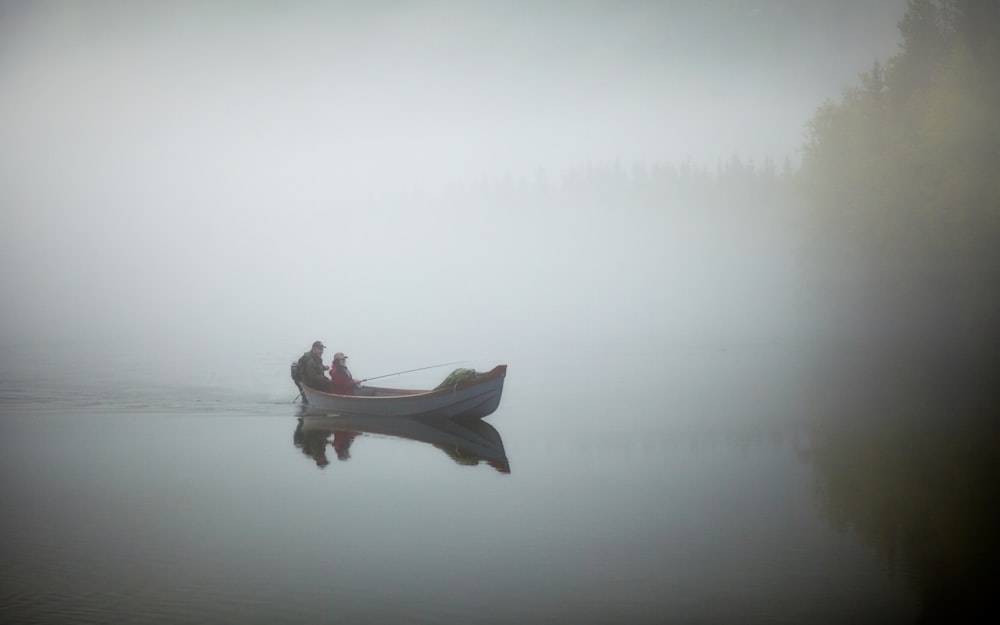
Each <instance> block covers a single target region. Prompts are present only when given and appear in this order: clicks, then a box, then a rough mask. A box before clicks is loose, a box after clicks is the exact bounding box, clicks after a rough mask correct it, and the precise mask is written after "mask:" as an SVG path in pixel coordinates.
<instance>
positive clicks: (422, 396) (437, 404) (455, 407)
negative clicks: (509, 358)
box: [302, 365, 507, 419]
mask: <svg viewBox="0 0 1000 625" xmlns="http://www.w3.org/2000/svg"><path fill="white" fill-rule="evenodd" d="M506 374H507V365H498V366H496V367H494V368H493V369H492V370H491V371H489V372H487V373H484V374H482V375H480V376H477V377H476V378H475V379H474V380H470V381H468V382H463V383H460V384H456V385H454V386H449V387H446V388H441V389H435V390H431V391H415V390H404V389H392V388H381V387H362V388H360V389H358V392H357V394H355V395H336V394H334V393H324V392H322V391H317V390H316V389H312V388H308V387H303V389H302V392H303V394H304V395H305V398H306V401H307V402H308V404H307V405H306V414H310V415H331V414H336V415H353V416H370V417H419V418H442V419H458V418H465V419H481V418H483V417H485V416H487V415H490V414H493V412H494V411H495V410H496V409H497V407H498V406H499V405H500V397H501V395H502V394H503V382H504V378H505V377H506Z"/></svg>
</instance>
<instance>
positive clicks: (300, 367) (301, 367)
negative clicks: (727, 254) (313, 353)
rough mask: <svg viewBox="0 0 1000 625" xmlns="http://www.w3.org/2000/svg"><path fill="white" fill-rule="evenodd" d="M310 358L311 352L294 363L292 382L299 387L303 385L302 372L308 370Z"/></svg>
mask: <svg viewBox="0 0 1000 625" xmlns="http://www.w3.org/2000/svg"><path fill="white" fill-rule="evenodd" d="M308 357H309V352H306V353H305V354H302V355H301V356H300V357H299V359H298V360H296V361H295V362H293V363H292V382H295V384H297V385H298V384H302V372H303V371H305V369H306V358H308Z"/></svg>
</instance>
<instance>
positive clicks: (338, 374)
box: [330, 352, 361, 395]
mask: <svg viewBox="0 0 1000 625" xmlns="http://www.w3.org/2000/svg"><path fill="white" fill-rule="evenodd" d="M358 384H361V380H356V379H354V378H353V377H351V370H350V369H348V368H347V356H345V355H344V352H337V353H336V354H334V355H333V366H331V367H330V392H331V393H335V394H337V395H353V394H354V390H355V389H356V388H357V387H358Z"/></svg>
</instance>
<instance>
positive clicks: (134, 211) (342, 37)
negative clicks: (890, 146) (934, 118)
mask: <svg viewBox="0 0 1000 625" xmlns="http://www.w3.org/2000/svg"><path fill="white" fill-rule="evenodd" d="M904 8H905V2H904V1H903V0H899V1H896V2H887V3H875V4H872V3H866V2H852V3H844V4H837V5H835V6H834V5H828V4H827V3H823V2H804V3H787V2H759V3H754V4H747V3H743V2H729V1H718V2H711V3H699V4H697V5H682V4H679V3H672V2H667V3H645V2H629V3H603V2H594V3H587V4H585V5H574V10H572V11H570V10H566V9H561V8H558V7H557V6H556V5H551V4H542V5H538V4H535V3H512V4H510V3H509V4H505V5H503V6H499V5H494V4H488V3H473V4H459V3H448V2H424V3H415V4H403V3H378V4H376V5H363V6H362V5H356V4H353V3H329V4H322V3H311V2H298V3H290V4H282V5H280V6H279V5H271V4H269V3H260V4H254V5H244V4H235V3H234V4H227V3H221V4H214V5H212V6H210V7H206V6H201V5H198V4H195V3H180V4H176V3H175V4H170V5H160V4H153V3H149V4H146V3H132V4H129V5H117V4H102V3H98V4H88V5H87V6H86V7H84V6H82V5H74V4H70V3H58V2H55V3H30V4H29V3H25V4H17V3H6V4H4V6H3V7H2V8H0V24H2V26H0V136H2V137H3V141H2V145H3V148H0V149H2V153H0V163H2V165H3V167H2V169H0V172H2V173H0V177H2V178H0V193H2V197H0V202H2V206H3V209H2V214H0V219H2V223H3V228H2V232H3V241H2V243H3V244H2V250H3V251H2V252H0V254H2V267H3V270H2V274H0V276H2V278H0V280H2V281H0V285H2V289H3V291H4V292H5V294H6V295H7V298H6V299H7V301H8V304H7V305H5V307H4V313H3V317H2V324H0V329H2V334H0V341H2V342H5V343H12V342H29V343H30V342H33V341H66V340H70V339H74V340H94V341H100V340H106V339H108V338H113V337H123V340H128V341H141V340H149V341H153V340H154V339H155V340H156V341H158V342H159V343H162V344H163V345H170V344H178V343H179V344H180V345H182V346H184V348H186V349H189V348H190V347H192V346H193V345H196V344H197V342H198V341H201V340H207V339H208V338H209V337H214V338H218V339H221V340H227V341H229V342H230V343H233V344H238V343H239V342H241V341H251V342H254V343H257V342H260V341H263V340H265V339H264V338H262V337H267V338H266V342H268V343H271V342H279V341H280V342H283V343H284V344H287V345H288V347H289V350H290V353H292V354H295V353H297V352H298V351H299V350H301V349H304V348H305V347H307V345H308V342H311V341H312V340H313V339H314V338H322V339H323V340H326V341H328V344H333V345H339V344H341V343H340V342H339V341H340V340H345V341H347V344H346V345H345V346H344V348H345V349H348V350H350V349H352V348H357V349H362V350H368V349H372V350H377V349H378V347H377V346H379V345H381V346H382V348H383V349H388V348H389V346H392V345H395V346H396V349H397V351H406V350H408V349H410V346H413V347H414V348H416V347H419V346H422V345H424V344H437V343H438V342H441V341H447V340H453V341H455V348H454V349H455V351H459V349H460V348H459V347H458V346H462V345H468V349H469V350H471V351H475V352H476V353H482V352H486V353H488V354H489V355H491V356H492V355H494V354H496V353H497V352H499V351H501V349H500V345H502V344H503V343H504V340H505V339H506V338H509V337H511V336H513V335H515V334H518V335H523V336H525V337H534V338H540V337H545V336H550V335H551V334H553V333H557V332H566V333H568V334H567V336H580V335H586V334H587V333H588V332H596V330H595V329H596V328H609V327H610V328H621V329H622V330H623V331H624V330H627V331H628V332H630V333H632V334H636V335H639V336H643V335H646V334H649V335H656V334H662V333H664V332H666V333H667V334H671V333H672V334H673V335H678V336H679V335H690V334H692V333H694V334H697V332H693V331H695V330H696V329H697V328H698V327H699V324H700V325H701V326H702V329H703V330H704V331H705V333H706V334H712V333H716V334H718V335H719V336H723V337H725V336H729V335H737V334H740V333H746V332H750V333H751V334H752V333H753V330H752V329H750V330H748V329H747V328H752V323H751V322H747V321H746V320H745V319H735V317H734V315H733V307H734V306H735V307H736V309H738V310H742V312H743V313H746V314H748V315H751V313H753V312H754V310H755V309H756V313H757V315H756V316H757V318H766V317H768V316H769V315H771V316H774V315H773V313H774V310H772V309H769V308H768V307H769V306H772V307H775V310H778V309H780V310H783V311H784V312H786V313H788V312H789V311H790V310H791V308H790V305H787V304H788V300H789V298H790V297H792V296H791V295H789V293H788V292H787V288H786V287H787V284H788V277H787V275H785V274H786V273H787V271H788V267H787V266H785V264H786V260H787V252H788V250H787V249H785V247H787V246H783V244H784V243H787V241H786V240H785V239H784V237H783V234H782V233H780V232H758V233H757V234H755V235H754V236H757V237H758V239H752V237H751V239H752V240H751V245H749V247H748V246H747V245H743V251H742V252H740V251H739V249H740V245H737V244H736V243H737V242H738V241H739V240H740V238H741V237H743V236H745V234H744V232H742V231H741V230H740V228H741V227H742V226H741V225H740V224H739V223H737V224H730V225H728V226H725V227H722V228H719V229H715V228H716V226H714V225H713V226H709V225H708V224H707V223H701V222H698V221H697V220H695V221H693V222H690V223H689V220H687V219H686V218H683V215H684V214H685V213H684V210H681V209H678V210H676V211H673V212H672V215H673V221H670V222H669V223H668V222H666V221H664V219H665V217H664V215H651V214H645V215H639V214H637V213H632V214H616V211H615V208H614V206H605V207H604V208H603V209H602V210H599V211H596V212H592V213H588V214H587V217H586V218H585V219H579V218H574V215H573V212H572V208H571V207H570V208H567V207H562V208H560V209H558V210H551V211H549V210H544V211H543V210H538V207H537V206H521V207H516V206H510V205H509V203H508V204H504V202H499V203H494V204H490V203H489V202H482V203H479V204H475V203H471V202H469V203H466V204H462V205H454V204H450V203H449V202H454V201H464V200H466V199H467V198H468V197H469V196H468V195H463V193H464V191H466V190H469V189H474V188H476V185H483V183H484V181H485V182H486V183H490V182H496V181H503V180H515V181H516V180H527V181H530V180H533V179H535V178H536V176H538V175H539V173H540V172H542V173H544V176H545V179H546V180H548V181H549V182H550V183H551V184H552V185H554V186H558V185H559V184H561V183H562V182H563V181H564V180H566V176H567V175H568V174H569V173H570V172H572V171H573V170H574V169H575V168H579V167H583V166H586V165H587V164H589V163H611V162H618V163H621V165H622V166H623V167H624V168H626V169H627V170H629V169H631V168H632V167H633V166H634V165H635V164H641V165H643V166H646V167H651V166H656V165H664V166H674V165H678V164H681V163H691V164H693V165H694V166H695V167H704V168H706V169H707V170H708V171H713V170H714V168H715V167H716V165H717V164H718V163H723V162H726V161H728V160H730V159H732V158H734V157H737V158H739V159H741V160H743V161H744V162H752V163H755V164H757V165H760V164H763V163H764V162H765V161H769V162H772V163H774V164H775V165H776V166H778V167H779V168H780V167H781V166H782V163H783V162H784V161H785V159H789V160H790V161H791V162H793V163H794V162H796V159H797V153H798V150H799V148H800V147H801V142H802V135H803V131H804V127H805V124H806V122H807V121H808V120H809V118H810V117H811V116H812V114H813V113H814V112H815V110H816V108H817V107H818V106H820V105H821V104H822V103H823V101H824V100H825V99H827V98H837V97H838V96H839V95H840V93H841V90H842V89H844V88H845V87H847V86H848V85H850V84H852V83H853V82H854V81H855V80H856V78H857V76H858V75H859V74H861V73H862V72H864V71H866V70H868V69H869V68H870V66H871V64H872V63H873V62H874V61H876V60H882V61H885V60H886V59H888V58H889V57H891V56H892V55H893V54H895V53H896V52H897V50H898V46H899V37H898V32H897V30H896V24H897V22H898V21H899V19H901V17H902V13H903V9H904ZM487 186H488V184H487ZM449 198H452V199H451V200H449ZM455 198H457V200H456V199H455ZM546 208H547V209H548V207H546ZM691 211H692V213H693V212H696V211H694V207H691ZM685 233H687V234H685ZM685 237H686V238H685ZM753 240H757V241H758V242H767V241H773V240H777V241H778V242H779V243H778V244H777V245H776V246H775V247H774V248H773V251H774V254H773V256H772V257H768V255H766V254H765V255H764V256H763V257H762V256H761V255H760V254H759V251H760V249H767V247H766V246H762V247H760V248H758V247H754V246H753V245H752V243H753ZM744 243H745V242H744ZM734 249H735V250H736V251H733V250H734ZM741 254H742V255H741ZM654 283H655V285H656V287H655V288H651V286H650V285H651V284H654ZM557 287H558V288H557ZM751 316H752V315H751ZM666 317H669V320H668V321H667V322H666V324H667V325H668V326H669V328H667V329H666V330H664V328H663V327H660V326H661V325H662V322H661V320H662V319H664V318H666ZM790 321H794V320H792V319H788V318H783V319H778V318H775V319H772V320H771V321H770V322H769V324H768V325H770V326H774V327H782V326H787V325H788V323H789V322H790ZM338 337H339V338H338ZM527 340H531V339H527ZM449 353H451V352H449ZM498 357H503V356H502V354H498Z"/></svg>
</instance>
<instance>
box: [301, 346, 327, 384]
mask: <svg viewBox="0 0 1000 625" xmlns="http://www.w3.org/2000/svg"><path fill="white" fill-rule="evenodd" d="M299 375H301V376H302V383H303V384H305V385H306V386H308V387H309V388H314V389H316V390H317V391H323V392H324V393H329V392H330V380H329V378H327V377H326V374H325V373H323V360H322V359H321V358H320V357H319V356H317V355H316V354H314V353H312V351H308V352H306V353H304V354H302V358H299Z"/></svg>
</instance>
